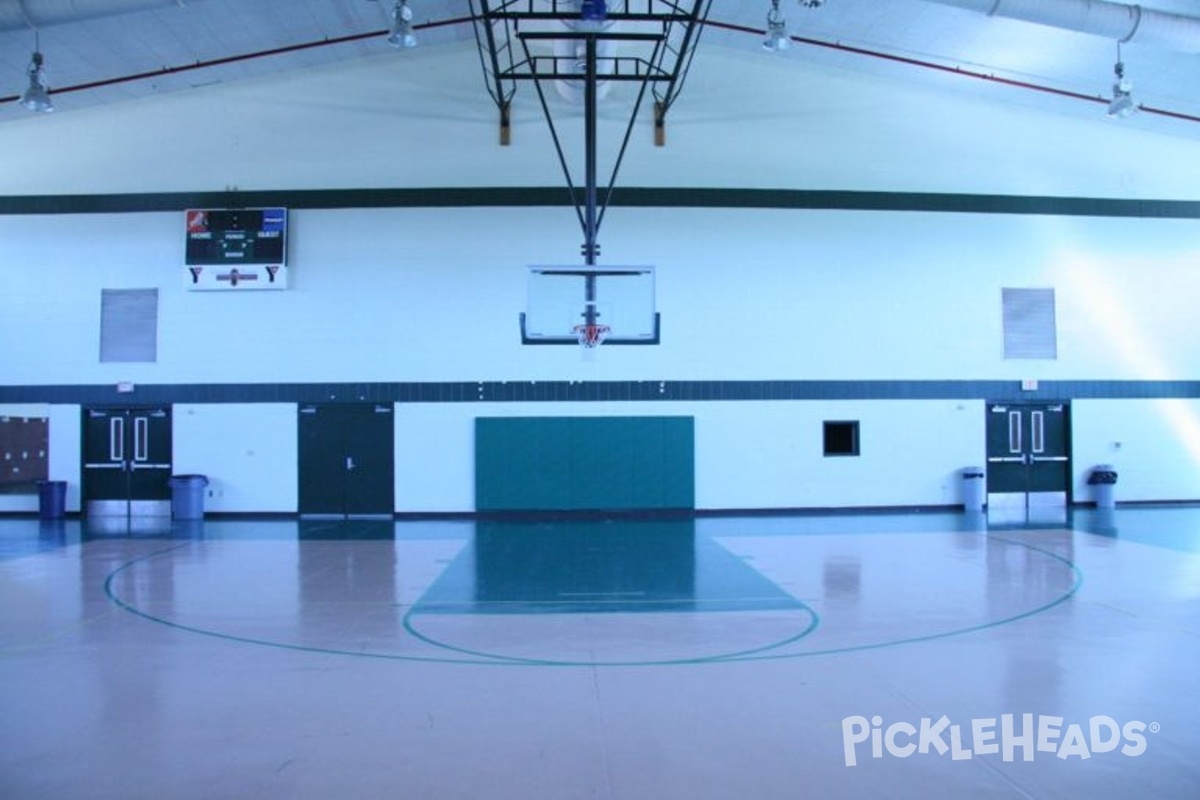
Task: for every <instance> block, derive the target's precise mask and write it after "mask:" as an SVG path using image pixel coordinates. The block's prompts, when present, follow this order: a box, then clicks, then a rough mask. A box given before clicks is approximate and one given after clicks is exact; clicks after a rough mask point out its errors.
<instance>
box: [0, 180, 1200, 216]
mask: <svg viewBox="0 0 1200 800" xmlns="http://www.w3.org/2000/svg"><path fill="white" fill-rule="evenodd" d="M578 199H579V200H580V201H582V198H581V197H580V198H578ZM571 202H572V196H571V192H570V191H569V190H568V189H567V188H566V187H546V186H530V187H475V188H431V189H279V190H270V191H251V192H160V193H147V194H78V195H61V194H60V195H13V196H6V197H5V196H0V214H120V213H134V212H150V211H182V210H184V209H188V208H226V207H228V208H237V207H255V206H284V207H287V208H292V209H328V208H448V207H450V208H454V207H461V208H465V207H472V206H494V207H505V206H510V207H511V206H562V205H569V204H571ZM612 205H614V206H627V207H640V208H782V209H834V210H847V211H925V212H965V213H976V214H1047V215H1056V216H1089V217H1146V218H1166V219H1200V201H1194V200H1130V199H1117V198H1102V197H1044V196H1037V195H991V194H950V193H935V192H858V191H818V190H802V189H801V190H790V189H717V188H713V189H697V188H680V187H663V188H646V187H643V188H637V187H633V188H617V189H616V190H615V191H614V192H613V198H612Z"/></svg>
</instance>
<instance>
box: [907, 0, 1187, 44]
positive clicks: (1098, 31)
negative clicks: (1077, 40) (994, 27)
mask: <svg viewBox="0 0 1200 800" xmlns="http://www.w3.org/2000/svg"><path fill="white" fill-rule="evenodd" d="M926 2H929V3H938V4H939V5H943V6H954V7H955V8H963V9H966V10H968V11H978V12H979V13H981V14H987V15H988V16H990V17H1008V18H1010V19H1019V20H1023V21H1025V22H1033V23H1036V24H1038V25H1048V26H1050V27H1053V28H1061V29H1063V30H1068V31H1075V32H1077V33H1087V34H1091V35H1093V36H1101V37H1103V38H1105V39H1109V40H1115V41H1118V42H1136V43H1137V44H1140V45H1146V46H1149V47H1161V48H1164V49H1169V50H1180V51H1183V52H1185V53H1200V17H1190V16H1187V15H1185V14H1173V13H1171V12H1168V11H1155V10H1153V9H1149V8H1142V7H1141V6H1139V5H1131V4H1128V3H1113V2H1109V0H926Z"/></svg>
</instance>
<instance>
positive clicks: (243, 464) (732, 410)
mask: <svg viewBox="0 0 1200 800" xmlns="http://www.w3.org/2000/svg"><path fill="white" fill-rule="evenodd" d="M477 70H478V64H477V59H476V58H475V54H474V51H473V48H471V47H469V46H464V47H461V48H459V47H454V48H446V49H429V50H425V51H422V52H420V53H418V54H417V55H416V56H415V57H413V58H409V57H407V55H406V58H405V60H404V61H402V62H401V61H397V60H396V59H392V58H381V59H377V60H372V61H368V62H365V63H359V64H343V65H336V66H332V67H327V68H322V69H318V70H312V71H307V72H302V73H297V74H294V75H290V76H283V77H274V78H269V79H260V80H254V81H249V82H246V83H239V84H229V85H223V86H215V87H208V88H205V89H200V90H195V91H192V92H188V93H184V94H179V95H171V96H168V97H163V98H152V99H149V100H146V101H139V102H134V103H128V104H123V105H118V106H113V107H110V108H107V109H94V110H87V111H79V112H68V113H62V114H56V115H53V116H51V117H38V118H34V117H31V118H29V119H26V120H22V121H18V122H12V123H6V124H5V125H4V126H0V152H8V153H14V152H15V153H21V154H22V156H21V157H20V158H14V159H10V160H9V162H6V164H5V169H4V170H3V171H2V173H0V194H7V195H17V194H26V193H27V194H49V193H66V194H75V193H89V192H93V193H123V192H133V193H138V192H159V191H186V192H193V191H210V190H222V189H225V188H226V187H230V186H237V187H240V188H241V189H243V190H248V189H305V188H342V187H348V188H370V187H434V186H459V187H471V186H516V187H520V186H556V185H561V184H562V182H563V178H562V176H561V174H560V173H559V172H558V165H557V163H556V160H555V158H554V155H553V150H552V148H551V146H550V142H549V137H548V133H547V130H546V126H545V123H544V121H542V120H541V119H540V112H539V111H538V110H537V108H536V103H535V101H534V99H533V96H532V94H531V93H525V94H523V95H521V96H520V98H519V101H518V106H517V110H516V119H515V130H514V136H515V138H514V144H513V145H512V146H511V147H508V148H502V147H499V146H498V145H496V144H495V142H496V116H495V109H494V107H492V106H491V102H490V100H489V99H488V98H487V97H486V95H485V93H484V91H483V88H482V85H481V78H480V76H479V75H478V74H477ZM746 87H756V88H760V89H763V90H766V89H769V90H770V92H771V98H770V102H764V96H763V94H762V93H761V92H758V91H748V90H747V88H746ZM1014 91H1016V90H1014ZM617 95H618V99H619V92H618V93H617ZM1064 102H1067V101H1064ZM912 109H920V113H913V112H912ZM559 111H560V112H562V113H564V114H566V116H567V121H566V122H565V123H564V127H563V128H562V131H563V133H564V138H565V139H566V141H567V144H568V147H569V148H571V149H572V155H578V145H579V141H580V139H579V138H578V137H580V136H581V129H580V127H579V126H578V122H579V119H578V114H579V112H578V109H573V110H572V109H559ZM623 114H624V112H623V111H620V110H618V108H617V107H616V106H615V105H609V106H606V107H605V108H604V110H603V113H602V123H601V141H602V143H603V146H602V149H603V150H604V152H605V154H606V155H611V153H612V150H613V149H614V147H615V143H616V142H617V141H618V140H619V135H620V133H622V132H623V130H622V129H623ZM572 115H573V116H572ZM668 125H669V127H668V140H669V144H668V146H667V147H666V148H654V147H652V146H650V144H649V142H650V131H649V126H648V123H647V121H646V120H642V121H641V122H639V129H638V131H637V132H636V133H635V137H634V142H633V144H632V145H631V148H630V152H629V156H628V161H627V164H626V165H625V168H624V170H623V172H622V173H621V176H620V179H619V181H618V186H619V187H620V186H671V187H678V186H682V187H723V186H725V187H727V186H735V187H749V188H782V189H854V190H884V191H904V192H971V193H999V194H1027V195H1062V196H1071V197H1102V198H1117V199H1139V198H1150V199H1194V198H1195V196H1196V189H1195V187H1196V186H1197V185H1200V159H1197V158H1196V157H1195V132H1194V131H1192V130H1191V129H1190V128H1186V127H1177V128H1171V129H1166V128H1164V130H1168V132H1167V133H1148V132H1146V131H1141V130H1136V129H1134V128H1131V127H1121V126H1119V125H1114V124H1112V122H1110V121H1106V120H1103V119H1093V118H1092V117H1091V116H1080V115H1077V114H1075V113H1066V111H1065V109H1064V110H1063V113H1059V112H1058V111H1056V110H1055V109H1053V108H1041V109H1035V108H1033V107H1031V106H1027V105H1024V104H1015V103H1011V102H1009V101H1008V99H1007V98H1006V97H1005V96H1004V95H1003V93H1002V92H1000V91H999V90H997V92H995V93H994V98H992V99H986V100H985V99H980V98H978V97H967V96H966V95H964V94H961V93H959V91H958V90H957V89H956V85H955V84H954V83H953V79H952V77H949V76H948V77H946V78H945V79H944V80H942V79H940V78H936V77H935V78H931V79H929V80H927V81H926V82H925V83H924V84H923V85H917V86H913V85H909V84H906V83H905V84H902V83H896V82H892V81H889V80H888V79H886V78H882V77H878V76H877V77H873V78H871V79H869V80H868V79H864V78H862V77H861V76H856V75H854V74H852V73H850V72H846V71H843V70H840V69H837V68H835V67H813V68H811V69H796V68H795V65H787V64H785V63H783V62H781V61H780V60H778V59H776V60H771V59H762V58H758V57H755V55H754V54H750V53H742V52H739V51H721V50H719V49H718V50H715V51H711V50H705V51H704V52H702V54H701V55H700V56H698V57H697V62H696V65H695V68H694V70H693V73H692V75H691V76H690V78H689V83H688V87H687V91H686V93H685V95H684V96H683V98H682V99H681V100H680V102H679V104H677V106H676V107H675V108H674V109H673V110H672V114H671V117H670V119H669V123H668ZM605 174H606V173H605ZM618 191H619V189H618ZM564 192H565V189H564ZM291 223H292V226H291V227H292V240H291V247H290V255H289V260H290V265H291V270H292V281H293V284H292V288H291V289H289V290H287V291H284V292H246V293H230V292H222V293H197V292H188V291H185V290H184V286H183V280H184V279H183V269H182V259H183V215H182V213H181V212H172V213H138V214H123V215H109V214H61V215H60V214H49V215H8V216H0V309H2V311H3V313H0V381H2V382H3V383H4V384H5V385H18V386H20V385H43V384H48V385H60V384H68V385H70V384H107V385H113V384H116V383H117V382H118V381H132V382H134V383H137V384H194V383H201V384H204V383H233V384H238V383H276V382H341V381H348V382H373V381H378V382H393V381H404V382H407V381H476V380H478V381H534V380H536V381H542V380H580V381H591V380H652V381H675V380H699V379H705V380H780V379H782V380H901V381H903V380H971V379H979V380H1006V381H1017V380H1019V379H1024V378H1033V379H1039V380H1043V381H1051V380H1080V381H1088V380H1133V381H1137V380H1152V379H1171V380H1195V379H1197V377H1200V336H1198V334H1197V332H1196V331H1197V328H1196V326H1195V324H1194V314H1193V310H1192V304H1193V299H1194V298H1195V297H1196V296H1200V270H1197V269H1195V265H1196V263H1198V261H1200V236H1197V233H1198V232H1200V222H1197V221H1195V220H1170V219H1139V218H1106V217H1088V218H1085V217H1073V216H1036V215H1015V214H1014V215H996V214H972V213H920V212H911V211H905V212H882V211H805V210H761V209H744V208H741V209H680V208H659V209H644V208H636V209H635V208H621V207H614V208H612V209H611V210H610V212H609V214H608V215H607V217H606V218H605V222H604V228H603V230H602V231H601V236H600V240H601V243H602V245H603V254H604V258H603V263H611V264H619V263H622V262H625V263H639V264H642V263H651V264H655V265H656V266H657V269H658V271H657V278H658V287H657V297H658V306H659V310H660V312H661V313H662V322H663V331H662V336H663V339H662V344H661V345H659V346H655V347H630V348H618V347H608V348H604V349H602V350H601V353H600V356H599V358H598V360H596V361H595V362H594V363H587V362H584V361H582V360H581V359H580V357H579V354H578V352H577V351H576V349H575V348H571V347H522V346H521V345H520V343H519V336H518V328H517V318H518V314H519V313H520V311H522V310H523V304H524V301H525V266H526V265H527V264H531V263H543V264H544V263H550V262H555V261H562V262H565V263H577V260H578V258H579V256H578V249H579V243H580V241H581V238H582V235H581V232H580V230H579V227H578V224H577V221H576V219H575V216H574V214H573V212H572V211H571V210H570V209H568V208H477V207H470V208H409V209H406V208H382V209H344V210H295V211H294V212H293V213H292V218H291ZM1009 286H1015V287H1053V288H1055V289H1056V290H1057V298H1058V307H1057V311H1058V330H1059V355H1058V358H1057V360H1053V361H1005V360H1004V359H1003V358H1002V351H1001V317H1000V290H1001V288H1002V287H1009ZM148 287H156V288H158V289H159V301H160V306H159V341H158V345H159V347H158V361H157V362H156V363H153V364H102V363H100V362H99V360H98V350H99V331H98V326H99V312H100V292H101V290H102V289H105V288H148ZM129 399H130V400H131V401H132V402H136V400H137V397H136V393H135V395H134V396H132V397H131V398H129ZM1105 402H1108V401H1105ZM959 406H962V407H961V408H960V407H959ZM1113 407H1114V406H1111V405H1104V403H1102V402H1100V401H1088V402H1083V401H1080V402H1078V403H1076V404H1074V405H1073V410H1074V412H1075V414H1076V428H1075V431H1074V439H1073V442H1074V447H1075V449H1076V462H1075V463H1076V465H1077V473H1078V472H1079V470H1082V469H1085V468H1086V466H1087V465H1089V464H1090V463H1091V462H1092V461H1093V460H1095V461H1103V462H1107V461H1120V462H1121V466H1120V468H1121V470H1122V476H1123V477H1122V485H1121V494H1122V497H1123V498H1126V499H1154V498H1158V497H1160V496H1164V495H1165V494H1172V495H1176V494H1180V493H1182V495H1183V496H1184V497H1191V498H1197V497H1200V490H1197V489H1196V488H1195V484H1194V477H1193V478H1191V479H1190V481H1189V480H1184V479H1182V478H1180V482H1178V483H1173V482H1167V483H1165V484H1158V483H1154V481H1156V480H1158V478H1157V477H1151V476H1154V475H1155V473H1156V470H1158V469H1159V468H1160V465H1162V464H1164V463H1165V464H1170V465H1173V466H1174V468H1175V470H1176V471H1175V474H1177V475H1180V476H1182V475H1191V476H1194V475H1195V469H1194V467H1195V464H1196V460H1195V457H1194V451H1193V450H1192V449H1190V448H1191V446H1190V445H1189V444H1187V441H1188V440H1186V439H1184V438H1180V437H1178V436H1174V435H1170V434H1169V428H1170V425H1169V424H1168V423H1163V422H1161V421H1160V420H1162V419H1167V418H1169V417H1162V416H1161V414H1160V412H1159V411H1158V410H1157V406H1156V405H1155V403H1154V402H1151V401H1121V405H1120V406H1119V407H1120V413H1117V414H1112V413H1108V412H1105V411H1102V410H1103V409H1107V408H1113ZM1189 408H1190V406H1189ZM494 410H495V411H497V412H499V413H503V414H514V413H536V414H545V413H596V414H624V413H671V414H689V415H693V416H695V417H696V420H697V503H698V505H699V506H701V507H708V508H718V507H754V506H762V507H776V506H805V505H816V506H831V505H892V504H941V503H950V502H955V501H956V497H957V488H958V487H957V486H956V485H955V480H956V478H957V474H956V470H957V469H959V468H960V467H962V466H967V465H973V464H978V463H981V462H982V461H983V455H982V447H983V433H982V427H983V424H984V414H983V412H982V406H981V401H980V400H972V401H969V402H967V401H963V402H961V403H960V402H956V401H937V402H933V401H928V402H908V401H891V400H888V401H876V402H870V403H865V402H864V403H859V402H856V403H816V402H812V403H779V404H776V403H747V402H732V403H719V402H710V403H688V404H678V403H662V404H659V403H646V404H623V403H615V404H576V405H570V404H564V405H551V404H527V405H526V404H506V405H504V406H502V407H500V406H497V407H496V408H495V409H494ZM491 411H492V409H489V408H488V407H486V406H478V405H474V404H463V405H460V406H445V407H442V406H400V407H398V409H397V453H398V464H397V477H396V489H397V491H396V498H397V501H396V502H397V508H398V509H400V510H413V511H460V510H469V509H470V507H471V500H472V489H471V478H472V477H473V468H472V461H471V458H472V455H471V453H472V447H473V442H472V440H471V438H470V431H471V423H470V420H471V419H472V418H473V416H474V415H475V414H479V413H491ZM1190 413H1191V412H1188V414H1190ZM72 415H74V416H73V417H72ZM294 415H295V411H294V407H292V406H290V405H287V404H284V405H267V406H255V405H229V406H203V405H187V406H179V407H177V409H176V417H175V421H176V440H175V457H176V464H175V469H176V472H181V471H187V472H200V473H206V474H211V475H212V476H213V477H214V480H216V481H218V483H217V484H216V485H214V487H213V490H214V491H213V496H212V497H210V498H209V507H210V508H211V509H213V510H222V511H251V510H252V511H276V510H279V511H288V510H292V509H294V508H295V504H296V497H295V484H294V476H295V442H294V440H295V419H294ZM826 415H831V416H833V417H836V418H848V417H849V418H860V419H861V420H862V424H863V437H864V441H863V445H864V452H863V455H862V456H861V457H860V458H858V459H844V460H841V461H838V462H837V463H833V462H831V461H830V460H828V459H822V458H821V457H820V456H819V455H817V456H814V455H813V450H812V447H813V439H812V437H814V436H817V435H818V434H819V422H820V421H821V419H823V418H827V417H826ZM1186 416H1187V415H1186V414H1185V415H1184V417H1186ZM1118 421H1124V422H1121V424H1122V425H1126V424H1127V427H1125V428H1122V429H1121V430H1122V432H1121V441H1123V442H1124V444H1123V447H1122V451H1121V458H1120V459H1116V458H1113V457H1110V456H1111V454H1110V453H1107V452H1105V450H1104V448H1105V447H1106V446H1107V445H1106V444H1105V443H1106V442H1109V441H1111V440H1113V439H1114V436H1115V434H1113V433H1112V431H1113V430H1114V429H1115V426H1116V425H1117V422H1118ZM53 425H54V427H55V430H56V432H55V433H54V434H53V436H54V437H55V445H54V447H55V448H56V449H55V455H54V461H53V463H54V467H53V469H54V471H55V473H56V475H57V474H62V475H68V474H75V473H77V471H78V470H77V464H78V459H79V455H78V442H77V437H78V407H76V406H70V407H63V410H62V413H61V415H58V414H57V412H56V416H55V422H53ZM230 431H232V432H233V433H232V434H231V433H230ZM60 437H63V438H61V439H60ZM71 442H74V444H73V445H72V444H71ZM876 443H878V444H876ZM72 453H73V454H74V455H73V456H72ZM1189 467H1190V468H1191V471H1190V472H1189V471H1188V469H1189ZM60 469H61V470H62V472H61V473H60V472H59V470H60ZM1139 475H1141V476H1143V477H1141V478H1139V477H1138V476H1139ZM285 476H286V479H285ZM1126 476H1128V477H1126ZM76 480H77V475H76ZM1076 480H1077V483H1078V482H1079V481H1080V480H1081V477H1080V474H1077V475H1076ZM1172 480H1174V479H1172ZM1076 488H1077V492H1078V491H1079V486H1077V487H1076ZM1080 496H1086V495H1080ZM1172 499H1177V498H1172Z"/></svg>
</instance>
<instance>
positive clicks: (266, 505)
mask: <svg viewBox="0 0 1200 800" xmlns="http://www.w3.org/2000/svg"><path fill="white" fill-rule="evenodd" d="M172 415H173V420H172V422H173V431H172V440H171V447H172V451H173V452H172V471H173V472H174V473H175V474H177V475H204V476H206V477H207V478H208V488H207V491H206V496H205V500H204V508H205V511H212V512H219V513H245V512H256V513H265V512H279V513H289V512H290V513H294V512H295V511H296V509H297V504H296V476H297V474H298V469H299V468H298V462H297V455H296V454H297V443H296V428H297V421H296V406H295V405H294V404H292V403H256V404H248V405H246V404H237V403H228V404H195V403H180V404H177V405H175V406H174V408H173V410H172Z"/></svg>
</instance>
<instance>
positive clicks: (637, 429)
mask: <svg viewBox="0 0 1200 800" xmlns="http://www.w3.org/2000/svg"><path fill="white" fill-rule="evenodd" d="M694 430H695V424H694V421H693V419H692V418H691V417H479V418H477V419H476V420H475V509H476V510H477V511H626V510H641V509H692V508H694V507H695V504H696V499H695V498H696V492H695V456H694V451H695V446H694Z"/></svg>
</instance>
